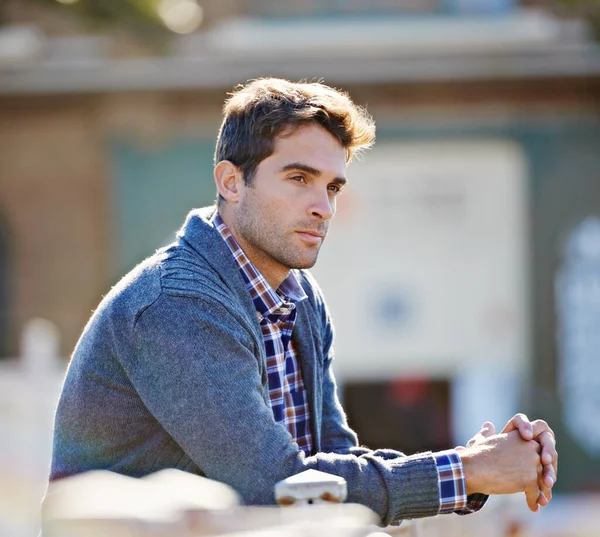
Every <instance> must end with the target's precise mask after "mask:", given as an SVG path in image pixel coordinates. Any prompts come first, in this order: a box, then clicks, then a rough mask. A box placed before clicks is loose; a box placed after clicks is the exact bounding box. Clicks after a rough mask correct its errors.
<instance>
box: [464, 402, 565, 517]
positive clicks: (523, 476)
mask: <svg viewBox="0 0 600 537" xmlns="http://www.w3.org/2000/svg"><path fill="white" fill-rule="evenodd" d="M456 449H457V450H458V451H459V453H460V457H461V459H462V462H463V469H464V473H465V481H466V485H467V494H472V493H475V492H479V493H483V494H513V493H516V492H525V497H526V500H527V505H528V507H529V509H531V510H532V511H534V512H536V511H538V510H539V508H540V506H545V505H548V503H549V502H550V500H551V499H552V487H553V486H554V483H556V477H557V471H558V453H557V452H556V441H555V438H554V433H553V431H552V429H550V427H549V426H548V424H547V423H546V422H545V421H544V420H535V421H533V422H530V421H529V419H528V418H527V416H525V415H524V414H517V415H515V416H514V417H513V418H512V419H511V420H510V421H509V422H508V423H507V424H506V426H505V427H504V429H502V431H501V432H500V434H496V432H495V429H494V425H493V424H492V423H490V422H485V423H484V424H483V426H482V427H481V430H480V431H479V432H478V433H477V434H476V435H475V436H474V437H473V438H471V440H469V442H468V443H467V445H466V447H462V446H459V447H457V448H456Z"/></svg>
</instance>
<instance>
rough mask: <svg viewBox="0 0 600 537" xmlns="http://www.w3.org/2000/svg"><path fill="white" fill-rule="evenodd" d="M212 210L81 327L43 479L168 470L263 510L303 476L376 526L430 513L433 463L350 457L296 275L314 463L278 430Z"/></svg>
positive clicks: (328, 341)
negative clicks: (320, 479)
mask: <svg viewBox="0 0 600 537" xmlns="http://www.w3.org/2000/svg"><path fill="white" fill-rule="evenodd" d="M212 212H214V207H212V208H205V209H199V210H195V211H192V212H191V213H190V214H189V215H188V218H187V220H186V222H185V224H184V226H183V228H182V230H181V231H180V232H179V234H178V236H177V241H176V242H175V243H173V244H172V245H170V246H168V247H166V248H164V249H162V250H159V251H158V252H157V253H156V254H155V255H153V256H152V257H150V258H148V259H147V260H146V261H144V262H143V263H141V264H140V265H139V266H137V267H136V268H135V269H134V270H133V271H132V272H130V273H129V274H128V275H127V276H125V277H124V278H123V279H122V280H121V281H120V282H119V283H118V284H117V285H116V286H115V287H114V288H113V289H112V290H111V292H110V293H109V294H108V295H107V296H106V297H105V298H104V300H103V301H102V302H101V304H100V305H99V306H98V309H97V310H96V311H95V313H94V314H93V316H92V317H91V319H90V321H89V322H88V324H87V326H86V327H85V330H84V332H83V334H82V336H81V338H80V340H79V342H78V344H77V346H76V348H75V352H74V354H73V357H72V360H71V362H70V364H69V368H68V371H67V376H66V379H65V382H64V386H63V390H62V394H61V397H60V401H59V405H58V409H57V413H56V419H55V432H54V447H53V456H52V468H51V474H50V479H51V480H54V479H58V478H61V477H64V476H68V475H72V474H76V473H79V472H84V471H86V470H92V469H107V470H112V471H115V472H119V473H122V474H125V475H129V476H143V475H146V474H149V473H151V472H155V471H157V470H161V469H163V468H178V469H181V470H185V471H188V472H192V473H195V474H199V475H204V476H207V477H209V478H211V479H216V480H218V481H222V482H224V483H227V484H229V485H231V486H232V487H233V488H234V489H236V490H237V491H238V492H239V494H240V495H241V496H242V498H243V500H244V502H245V503H247V504H272V503H274V495H273V487H274V485H275V483H277V482H278V481H280V480H282V479H284V478H286V477H289V476H291V475H293V474H297V473H299V472H301V471H304V470H308V469H310V468H314V469H316V470H321V471H324V472H329V473H332V474H336V475H339V476H342V477H344V478H345V479H346V481H347V483H348V501H350V502H356V503H361V504H364V505H366V506H368V507H370V508H371V509H373V510H374V511H375V512H377V513H378V514H379V516H380V517H381V520H382V523H383V524H390V523H397V522H398V521H400V520H402V519H406V518H416V517H424V516H432V515H435V514H437V512H438V509H439V490H438V475H437V469H436V465H435V461H434V458H433V456H432V454H431V453H422V454H418V455H414V456H410V457H407V456H405V455H403V454H402V453H399V452H396V451H393V450H377V451H372V450H368V449H366V448H362V447H358V444H357V438H356V435H355V434H354V432H353V431H352V430H351V429H350V428H349V427H348V425H347V422H346V418H345V416H344V412H343V410H342V407H341V406H340V403H339V401H338V397H337V393H336V386H335V380H334V376H333V373H332V371H331V367H330V365H331V360H330V359H328V356H329V355H330V351H331V346H332V340H333V332H332V326H331V322H330V319H329V316H328V311H327V307H326V305H325V303H324V301H323V298H322V296H321V293H320V290H319V288H318V287H317V285H316V283H315V281H314V280H313V279H312V277H311V276H310V275H309V273H308V272H306V271H299V272H298V274H299V279H300V281H301V284H302V286H303V288H304V289H305V291H306V293H307V295H308V299H306V300H303V301H302V302H301V303H300V304H299V305H298V317H297V321H296V327H295V329H294V334H293V338H294V342H295V345H296V349H297V354H298V359H299V362H300V364H301V368H302V374H303V379H304V383H305V385H306V389H307V392H308V398H309V405H310V410H311V422H312V428H313V443H314V449H315V452H314V454H313V455H311V456H305V455H304V453H303V452H302V451H301V450H299V448H298V446H297V445H296V444H295V443H294V442H292V439H291V436H290V434H289V433H288V432H287V430H286V429H285V427H284V426H282V425H281V424H279V423H276V422H275V420H274V418H273V414H272V412H271V408H270V406H269V396H268V385H267V374H266V357H265V349H264V343H263V338H262V334H261V330H260V327H259V324H258V321H257V317H256V311H255V308H254V305H253V303H252V300H251V298H250V294H249V293H248V291H247V289H246V287H245V283H244V281H243V278H242V277H241V274H240V271H239V269H238V267H237V265H236V263H235V260H234V259H233V256H232V255H231V253H230V251H229V249H228V248H227V245H226V244H225V242H224V241H223V240H222V239H221V237H220V236H219V235H218V232H217V231H216V230H215V229H214V228H213V227H212V226H211V224H210V223H209V222H208V219H209V218H210V215H211V213H212Z"/></svg>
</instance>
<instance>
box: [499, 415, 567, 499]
mask: <svg viewBox="0 0 600 537" xmlns="http://www.w3.org/2000/svg"><path fill="white" fill-rule="evenodd" d="M511 431H519V434H520V435H521V438H523V440H535V441H537V442H538V443H539V444H540V445H541V447H542V451H541V461H542V465H543V469H544V471H543V473H542V475H541V476H540V480H539V483H538V487H539V489H540V497H539V499H538V503H539V504H540V505H548V503H549V502H550V500H551V499H552V487H553V486H554V483H556V478H557V476H558V453H557V451H556V440H555V438H554V432H553V431H552V429H550V427H549V426H548V424H547V423H546V422H545V421H544V420H535V421H533V422H530V421H529V418H527V416H525V414H516V415H515V416H514V417H513V418H512V419H511V420H510V421H509V422H508V423H507V424H506V426H505V427H504V429H502V431H501V432H502V433H510V432H511Z"/></svg>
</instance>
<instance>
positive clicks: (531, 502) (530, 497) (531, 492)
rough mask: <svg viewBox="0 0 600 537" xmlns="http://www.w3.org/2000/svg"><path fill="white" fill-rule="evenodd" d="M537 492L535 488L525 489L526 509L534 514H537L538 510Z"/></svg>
mask: <svg viewBox="0 0 600 537" xmlns="http://www.w3.org/2000/svg"><path fill="white" fill-rule="evenodd" d="M538 499H539V490H538V488H537V487H536V486H532V487H528V488H527V489H525V500H526V501H527V507H529V509H530V510H531V511H533V512H534V513H537V512H538V511H539V509H540V506H539V504H538Z"/></svg>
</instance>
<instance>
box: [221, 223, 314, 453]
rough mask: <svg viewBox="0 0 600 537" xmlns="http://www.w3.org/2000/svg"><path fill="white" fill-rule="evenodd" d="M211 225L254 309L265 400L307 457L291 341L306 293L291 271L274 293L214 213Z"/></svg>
mask: <svg viewBox="0 0 600 537" xmlns="http://www.w3.org/2000/svg"><path fill="white" fill-rule="evenodd" d="M213 225H214V226H215V228H216V229H217V231H218V232H219V233H220V234H221V237H223V239H224V240H225V243H226V244H227V246H228V247H229V249H230V250H231V253H232V254H233V257H234V259H235V260H236V262H237V264H238V266H239V268H240V272H241V273H242V276H243V278H244V281H245V282H246V286H247V288H248V291H249V292H250V295H251V297H252V300H253V302H254V306H255V308H256V315H257V316H258V321H259V324H260V327H261V330H262V335H263V341H264V343H265V351H266V355H267V376H268V380H269V400H270V403H271V409H272V411H273V416H274V417H275V421H277V422H278V423H282V424H283V425H284V426H285V427H286V429H287V430H288V431H289V433H290V434H291V435H292V439H293V441H294V442H296V443H297V444H298V447H299V448H300V449H301V450H302V451H304V453H306V454H307V455H310V454H311V452H312V435H311V430H310V413H309V408H308V398H307V396H306V390H305V388H304V383H303V381H302V374H301V371H300V368H299V367H298V361H297V360H296V351H295V349H294V343H293V341H292V331H293V330H294V324H295V321H296V304H297V303H298V302H300V301H301V300H304V299H305V298H307V296H306V293H305V292H304V289H302V286H301V285H300V283H299V282H298V280H297V278H296V275H295V274H294V271H290V274H289V275H288V277H287V278H286V279H285V280H284V281H283V282H282V283H281V285H280V286H279V287H278V289H277V291H274V290H273V288H272V287H271V286H270V285H269V284H268V282H267V281H266V280H265V279H264V277H263V276H262V274H261V273H260V272H259V271H258V270H257V269H256V267H255V266H254V265H253V264H252V262H251V261H250V260H249V259H248V257H247V256H246V254H244V252H243V250H242V249H241V248H240V246H239V244H238V243H237V241H236V240H235V238H234V237H233V235H232V234H231V232H230V231H229V229H228V228H227V226H226V225H225V223H224V222H223V220H222V219H221V217H220V216H219V214H218V213H216V214H215V217H214V219H213Z"/></svg>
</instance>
